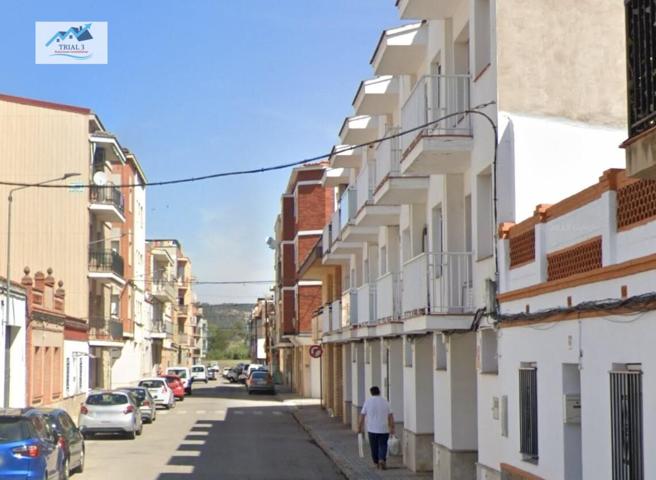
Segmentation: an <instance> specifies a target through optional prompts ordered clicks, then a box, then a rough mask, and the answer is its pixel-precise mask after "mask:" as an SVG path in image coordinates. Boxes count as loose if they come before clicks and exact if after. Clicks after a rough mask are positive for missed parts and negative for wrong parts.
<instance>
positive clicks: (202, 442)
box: [180, 440, 205, 445]
mask: <svg viewBox="0 0 656 480" xmlns="http://www.w3.org/2000/svg"><path fill="white" fill-rule="evenodd" d="M180 445H205V440H182V442H180Z"/></svg>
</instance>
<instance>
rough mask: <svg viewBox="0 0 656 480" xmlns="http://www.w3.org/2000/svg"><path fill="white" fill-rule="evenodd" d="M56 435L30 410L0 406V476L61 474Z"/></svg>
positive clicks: (42, 479) (43, 479)
mask: <svg viewBox="0 0 656 480" xmlns="http://www.w3.org/2000/svg"><path fill="white" fill-rule="evenodd" d="M63 467H64V453H63V451H62V449H61V448H60V447H59V446H58V445H57V435H56V434H55V433H54V432H53V430H52V429H51V428H50V426H49V425H48V422H46V420H45V418H44V416H43V415H42V414H41V413H39V412H38V411H37V410H34V409H0V478H2V479H3V480H4V479H7V480H11V479H13V478H16V479H18V478H20V479H27V478H29V479H38V480H54V479H59V478H68V474H67V473H68V472H66V473H64V469H63Z"/></svg>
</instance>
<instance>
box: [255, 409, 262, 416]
mask: <svg viewBox="0 0 656 480" xmlns="http://www.w3.org/2000/svg"><path fill="white" fill-rule="evenodd" d="M253 414H254V415H262V410H255V411H254V412H253Z"/></svg>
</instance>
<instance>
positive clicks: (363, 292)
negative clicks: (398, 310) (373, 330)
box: [357, 283, 376, 324]
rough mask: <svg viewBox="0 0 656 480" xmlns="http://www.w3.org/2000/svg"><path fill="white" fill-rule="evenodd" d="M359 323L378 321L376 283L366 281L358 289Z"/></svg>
mask: <svg viewBox="0 0 656 480" xmlns="http://www.w3.org/2000/svg"><path fill="white" fill-rule="evenodd" d="M357 292H358V293H357V295H358V301H357V304H358V324H365V323H375V322H376V284H375V283H365V284H364V285H362V286H360V287H359V288H358V290H357Z"/></svg>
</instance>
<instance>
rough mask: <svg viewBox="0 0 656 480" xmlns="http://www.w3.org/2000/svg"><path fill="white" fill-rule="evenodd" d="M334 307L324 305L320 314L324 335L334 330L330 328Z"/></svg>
mask: <svg viewBox="0 0 656 480" xmlns="http://www.w3.org/2000/svg"><path fill="white" fill-rule="evenodd" d="M331 309H332V307H331V306H330V305H324V306H323V308H322V309H321V311H320V312H319V322H320V324H321V331H322V332H323V333H328V332H330V331H331V330H332V328H330V313H331V312H330V311H331Z"/></svg>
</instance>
